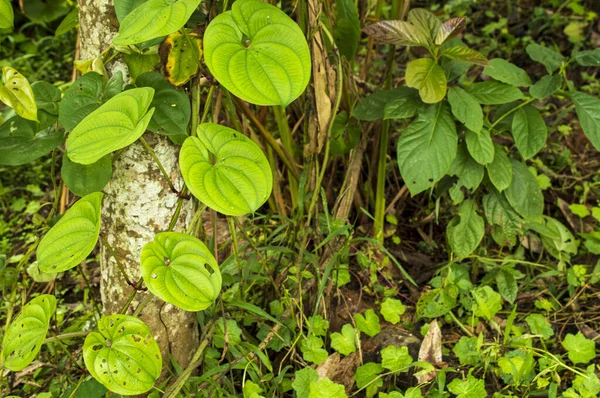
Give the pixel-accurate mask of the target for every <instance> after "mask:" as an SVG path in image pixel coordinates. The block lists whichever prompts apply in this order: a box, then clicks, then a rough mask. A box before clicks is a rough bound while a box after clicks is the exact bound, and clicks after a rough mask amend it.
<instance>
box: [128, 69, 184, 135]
mask: <svg viewBox="0 0 600 398" xmlns="http://www.w3.org/2000/svg"><path fill="white" fill-rule="evenodd" d="M135 84H136V85H137V86H138V87H151V88H153V89H154V97H153V98H152V102H151V103H150V107H151V108H154V114H153V115H152V119H150V123H149V124H148V130H150V131H152V132H155V133H158V134H165V135H178V134H186V133H187V126H188V123H189V122H190V116H191V113H192V111H191V107H190V99H189V98H188V96H187V95H185V93H184V92H183V91H180V90H177V89H176V88H174V87H173V86H171V85H170V84H169V82H167V81H166V80H165V79H164V77H163V75H162V74H160V73H158V72H148V73H144V74H143V75H141V76H140V77H138V78H137V80H136V81H135Z"/></svg>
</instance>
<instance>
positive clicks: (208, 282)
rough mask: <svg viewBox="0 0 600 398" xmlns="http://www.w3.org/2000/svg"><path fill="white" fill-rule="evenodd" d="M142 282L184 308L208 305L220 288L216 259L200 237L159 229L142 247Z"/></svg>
mask: <svg viewBox="0 0 600 398" xmlns="http://www.w3.org/2000/svg"><path fill="white" fill-rule="evenodd" d="M140 265H141V269H142V276H143V277H144V282H146V286H148V290H150V291H151V292H152V293H153V294H154V295H156V296H158V297H160V298H161V299H163V300H164V301H166V302H167V303H171V304H173V305H175V306H177V307H179V308H182V309H184V310H186V311H201V310H204V309H206V308H208V307H209V306H210V305H211V304H212V303H213V302H214V301H215V299H216V298H217V296H218V295H219V291H220V290H221V271H220V270H219V265H218V264H217V261H216V260H215V258H214V257H213V255H212V254H211V253H210V251H209V250H208V248H207V247H206V246H205V245H204V243H202V242H201V241H200V240H199V239H197V238H195V237H193V236H190V235H186V234H182V233H178V232H161V233H158V234H156V235H155V236H154V241H153V242H149V243H147V244H146V245H144V247H143V248H142V253H141V259H140Z"/></svg>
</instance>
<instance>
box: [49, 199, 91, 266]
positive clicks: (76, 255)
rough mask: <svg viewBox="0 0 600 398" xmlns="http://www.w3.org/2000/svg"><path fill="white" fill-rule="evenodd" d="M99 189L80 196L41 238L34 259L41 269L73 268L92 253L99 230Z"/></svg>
mask: <svg viewBox="0 0 600 398" xmlns="http://www.w3.org/2000/svg"><path fill="white" fill-rule="evenodd" d="M102 196H103V194H102V192H94V193H91V194H89V195H87V196H84V197H83V198H81V199H79V200H78V201H77V202H76V203H75V204H74V205H73V206H72V207H71V208H70V209H69V210H67V212H66V213H65V214H64V215H63V216H62V218H61V219H60V220H58V222H57V223H56V224H55V225H54V226H53V227H52V228H51V229H50V231H48V233H47V234H46V235H45V236H44V237H43V238H42V241H41V242H40V245H39V246H38V248H37V260H38V263H39V265H40V269H41V270H42V271H44V272H52V273H54V272H62V271H66V270H68V269H71V268H73V267H75V266H76V265H77V264H79V263H80V262H82V261H83V260H85V259H86V257H87V256H88V255H89V254H90V253H91V252H92V250H93V249H94V246H96V242H97V241H98V234H99V232H100V208H101V203H102Z"/></svg>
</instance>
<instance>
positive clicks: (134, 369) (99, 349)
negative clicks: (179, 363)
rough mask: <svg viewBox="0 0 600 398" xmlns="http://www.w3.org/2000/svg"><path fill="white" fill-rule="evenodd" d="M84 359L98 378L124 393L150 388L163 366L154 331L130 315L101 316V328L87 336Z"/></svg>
mask: <svg viewBox="0 0 600 398" xmlns="http://www.w3.org/2000/svg"><path fill="white" fill-rule="evenodd" d="M83 360H84V361H85V367H86V368H87V370H88V371H89V372H90V374H91V375H92V376H93V377H94V378H95V379H96V380H98V381H99V382H100V383H102V384H103V385H104V386H105V387H106V388H108V389H109V390H110V391H112V392H114V393H117V394H123V395H138V394H143V393H145V392H147V391H148V390H150V389H151V388H152V387H153V386H154V383H155V382H156V380H157V379H158V376H160V372H161V370H162V356H161V354H160V348H159V347H158V344H157V343H156V340H154V337H153V336H152V331H151V330H150V328H148V326H146V324H145V323H144V322H142V321H141V320H139V319H138V318H135V317H132V316H128V315H109V316H103V317H102V318H100V321H99V322H98V332H92V333H90V334H89V335H88V336H87V337H86V338H85V342H84V343H83Z"/></svg>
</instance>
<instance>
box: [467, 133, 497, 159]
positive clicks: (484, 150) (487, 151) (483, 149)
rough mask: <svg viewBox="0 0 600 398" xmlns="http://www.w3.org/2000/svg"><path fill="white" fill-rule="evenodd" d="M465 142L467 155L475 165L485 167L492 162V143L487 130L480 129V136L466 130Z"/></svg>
mask: <svg viewBox="0 0 600 398" xmlns="http://www.w3.org/2000/svg"><path fill="white" fill-rule="evenodd" d="M465 142H466V143H467V149H468V150H469V154H470V155H471V157H472V158H473V159H475V161H476V162H477V163H479V164H482V165H486V164H488V163H491V162H492V161H493V160H494V152H495V151H494V142H493V141H492V137H491V135H490V131H489V130H488V129H482V130H481V133H480V134H476V133H474V132H472V131H471V130H467V131H466V133H465Z"/></svg>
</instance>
